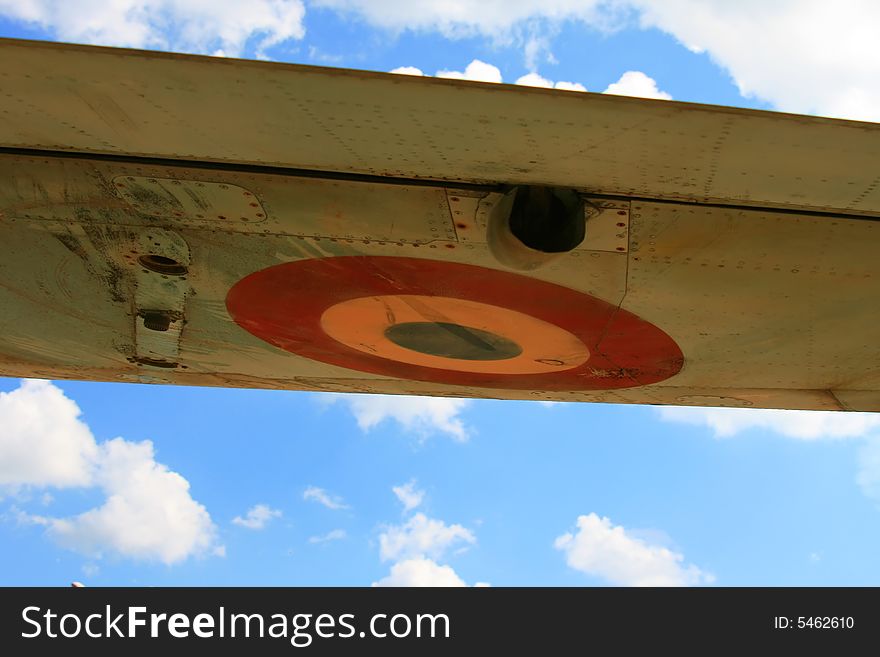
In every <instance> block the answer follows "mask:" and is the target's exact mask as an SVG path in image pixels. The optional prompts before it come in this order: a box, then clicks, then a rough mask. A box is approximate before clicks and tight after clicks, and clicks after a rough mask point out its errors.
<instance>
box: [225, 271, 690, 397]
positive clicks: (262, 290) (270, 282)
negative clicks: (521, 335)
mask: <svg viewBox="0 0 880 657" xmlns="http://www.w3.org/2000/svg"><path fill="white" fill-rule="evenodd" d="M383 295H422V296H435V297H446V298H451V299H464V300H469V301H475V302H479V303H483V304H489V305H493V306H500V307H501V308H507V309H510V310H514V311H517V312H520V313H525V314H527V315H531V316H532V317H535V318H537V319H540V320H542V321H544V322H547V323H550V324H553V325H556V326H558V327H560V328H561V329H564V330H565V331H568V332H569V333H571V334H572V335H574V336H575V337H577V338H578V339H579V340H580V341H581V342H583V344H584V345H585V346H586V347H587V348H588V349H589V358H588V359H587V360H586V361H585V362H583V363H582V364H580V365H579V366H577V367H574V368H571V369H567V370H564V371H560V372H548V373H539V374H535V373H529V374H505V373H486V372H468V371H456V370H448V369H441V368H437V367H425V366H422V365H418V364H413V363H407V362H400V361H396V360H391V359H389V358H384V357H381V356H376V355H374V354H370V353H367V352H365V351H361V350H357V349H353V348H351V347H349V346H348V345H346V344H343V343H341V342H338V341H337V340H335V339H333V338H331V337H330V336H329V335H327V334H326V333H325V332H324V330H323V328H322V326H321V318H322V316H323V314H324V312H325V311H326V310H327V309H328V308H330V307H332V306H335V305H337V304H340V303H342V302H346V301H350V300H353V299H359V298H364V297H380V296H383ZM226 307H227V309H228V310H229V313H230V315H231V316H232V318H233V319H234V320H235V322H236V323H237V324H238V325H239V326H241V327H242V328H244V329H245V330H246V331H248V332H249V333H252V334H253V335H255V336H257V337H258V338H261V339H263V340H265V341H266V342H269V343H270V344H273V345H275V346H277V347H280V348H281V349H284V350H286V351H289V352H291V353H294V354H297V355H299V356H304V357H306V358H310V359H312V360H316V361H320V362H323V363H328V364H331V365H337V366H340V367H345V368H348V369H351V370H358V371H361V372H369V373H371V374H379V375H383V376H388V377H393V378H398V379H409V380H416V381H429V382H434V383H443V384H450V385H461V386H478V387H484V388H502V389H511V390H546V391H563V390H611V389H616V388H631V387H634V386H641V385H647V384H650V383H657V382H659V381H663V380H665V379H668V378H669V377H671V376H673V375H675V374H677V373H678V372H679V370H681V367H682V364H683V360H684V359H683V357H682V353H681V350H680V349H679V348H678V345H677V344H676V343H675V341H674V340H673V339H672V338H670V337H669V336H668V335H667V334H666V333H664V332H663V331H662V330H660V329H659V328H657V327H656V326H654V325H653V324H651V323H650V322H646V321H644V320H642V319H640V318H639V317H638V316H636V315H634V314H633V313H630V312H628V311H626V310H623V309H622V308H618V307H616V306H614V305H612V304H609V303H607V302H606V301H602V300H601V299H597V298H596V297H593V296H591V295H589V294H584V293H583V292H578V291H576V290H572V289H570V288H567V287H563V286H561V285H556V284H554V283H547V282H545V281H540V280H536V279H534V278H529V277H527V276H522V275H519V274H513V273H509V272H504V271H499V270H496V269H488V268H486V267H479V266H476V265H466V264H460V263H452V262H443V261H439V260H425V259H419V258H399V257H393V256H340V257H328V258H315V259H308V260H299V261H296V262H289V263H284V264H280V265H275V266H272V267H268V268H266V269H263V270H260V271H257V272H254V273H253V274H250V275H248V276H246V277H245V278H243V279H242V280H240V281H239V282H238V283H236V284H235V285H234V286H233V287H232V289H231V290H230V291H229V294H228V295H227V296H226Z"/></svg>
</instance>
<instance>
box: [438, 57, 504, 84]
mask: <svg viewBox="0 0 880 657" xmlns="http://www.w3.org/2000/svg"><path fill="white" fill-rule="evenodd" d="M437 77H438V78H449V79H452V80H475V81H477V82H497V83H500V82H501V70H500V69H499V68H498V67H497V66H493V65H492V64H487V63H486V62H481V61H480V60H479V59H475V60H473V61H472V62H471V63H470V64H468V65H467V66H466V67H465V69H464V71H445V70H444V71H437Z"/></svg>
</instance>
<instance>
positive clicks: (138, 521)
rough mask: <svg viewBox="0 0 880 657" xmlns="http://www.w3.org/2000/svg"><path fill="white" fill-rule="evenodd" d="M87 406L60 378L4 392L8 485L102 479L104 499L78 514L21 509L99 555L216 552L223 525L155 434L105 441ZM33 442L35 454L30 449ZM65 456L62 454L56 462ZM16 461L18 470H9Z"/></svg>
mask: <svg viewBox="0 0 880 657" xmlns="http://www.w3.org/2000/svg"><path fill="white" fill-rule="evenodd" d="M79 416H80V410H79V408H78V407H77V405H76V404H75V403H74V402H73V401H72V400H70V399H69V398H67V397H66V396H65V395H64V393H63V392H62V391H61V390H60V389H59V388H58V387H56V386H54V385H53V384H51V383H49V382H46V381H24V382H22V384H21V387H20V388H18V389H17V390H15V391H13V392H11V393H5V394H4V395H2V397H0V426H3V427H4V431H2V432H0V464H2V465H0V472H3V473H5V474H4V475H3V476H4V478H3V480H2V483H4V484H6V485H7V486H15V487H19V486H29V487H38V486H56V487H72V486H80V487H98V488H100V489H101V491H102V492H103V493H104V494H105V496H106V500H105V501H104V503H103V504H102V505H100V506H98V507H96V508H94V509H90V510H88V511H85V512H84V513H81V514H79V515H76V516H72V517H68V518H53V517H44V516H37V515H30V514H26V513H20V514H19V517H20V519H21V520H22V521H25V522H30V523H33V524H39V525H42V526H44V527H46V530H47V533H48V535H49V536H51V537H52V538H53V539H54V540H56V541H57V542H58V543H59V544H61V545H62V546H64V547H67V548H70V549H73V550H76V551H78V552H81V553H83V554H86V555H88V556H92V557H95V558H97V557H101V556H102V555H104V554H107V553H110V554H117V555H120V556H123V557H130V558H134V559H144V560H158V561H161V562H163V563H166V564H172V563H177V562H179V561H182V560H184V559H186V558H187V557H190V556H192V555H199V554H205V553H209V552H214V553H216V552H217V551H218V550H219V549H220V548H219V547H218V546H217V542H216V527H215V526H214V523H213V522H212V520H211V517H210V515H209V514H208V511H207V510H206V509H205V507H204V506H203V505H201V504H200V503H198V502H196V501H195V500H194V499H193V498H192V496H191V494H190V490H189V482H188V481H187V480H186V479H184V478H183V477H182V476H181V475H179V474H178V473H176V472H173V471H171V470H170V469H169V468H168V467H167V466H165V465H163V464H161V463H159V462H157V461H156V459H155V453H154V449H153V444H152V442H150V441H149V440H145V441H142V442H130V441H127V440H124V439H122V438H114V439H113V440H108V441H106V442H104V443H101V444H98V443H97V441H96V440H95V438H94V436H93V435H92V432H91V430H90V429H89V428H88V426H87V425H86V424H85V423H84V422H82V420H80V419H79ZM24 445H27V447H28V448H29V450H30V451H31V452H32V454H31V455H30V456H28V455H26V454H22V449H23V446H24ZM56 461H57V462H56ZM7 467H15V468H17V470H16V471H15V474H13V473H11V472H9V471H7V470H6V468H7Z"/></svg>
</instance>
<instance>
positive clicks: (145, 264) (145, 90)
mask: <svg viewBox="0 0 880 657" xmlns="http://www.w3.org/2000/svg"><path fill="white" fill-rule="evenodd" d="M0 75H2V76H3V80H4V92H5V93H4V94H2V95H0V111H2V116H3V117H4V121H2V122H0V374H2V375H5V376H33V377H46V378H75V379H92V380H103V381H123V382H144V383H173V384H182V385H216V386H233V387H263V388H281V389H301V390H328V391H340V392H386V393H411V394H423V395H453V396H471V397H491V398H503V399H541V400H563V401H594V402H615V403H648V404H682V405H697V406H738V407H748V406H751V407H761V408H803V409H822V410H880V328H878V327H880V321H878V320H880V312H878V310H877V303H876V300H877V299H878V298H880V259H878V258H877V257H876V254H877V246H876V245H877V243H878V231H880V226H878V223H877V221H876V220H877V218H878V217H880V184H878V178H877V175H878V174H877V171H876V163H877V161H878V154H880V129H878V126H876V125H873V124H865V123H855V122H845V121H834V120H829V119H819V118H811V117H800V116H790V115H783V114H772V113H767V112H755V111H747V110H737V109H730V108H717V107H708V106H697V105H690V104H684V103H673V102H665V101H649V100H642V99H632V98H622V97H611V96H603V95H597V94H583V93H575V92H560V91H552V90H542V89H529V88H523V87H512V86H506V85H489V84H479V83H467V82H460V81H449V80H435V79H419V78H412V77H405V76H391V75H385V74H378V73H364V72H357V71H342V70H333V69H323V68H312V67H303V66H292V65H281V64H273V63H265V62H244V61H236V60H224V59H213V58H205V57H193V56H182V55H171V54H163V53H145V52H136V51H126V50H114V49H104V48H91V47H84V46H67V45H59V44H47V43H36V42H18V41H11V40H0ZM548 189H550V190H557V191H552V192H548V191H547V190H548ZM523 190H525V191H523ZM558 190H561V191H558ZM522 194H525V196H522ZM542 194H543V195H544V196H542ZM547 194H549V196H547ZM530 195H531V196H530ZM523 198H526V199H532V200H531V201H528V202H526V201H522V199H523ZM523 203H526V205H523ZM528 203H531V205H528ZM542 204H545V205H546V204H549V205H547V206H546V207H551V208H556V207H557V206H559V207H561V208H562V209H561V210H558V211H557V210H552V211H551V210H547V211H546V213H545V214H541V212H544V210H541V208H545V209H546V207H545V205H542ZM554 204H556V205H554ZM523 207H525V208H527V210H528V211H526V210H523V209H522V208H523ZM536 208H537V210H536ZM572 208H574V209H573V210H572ZM532 211H534V212H537V213H538V215H540V216H541V217H544V216H545V215H546V217H551V218H552V217H557V216H558V217H563V218H564V219H565V221H569V219H571V217H575V219H576V220H575V221H574V223H573V224H572V223H564V224H559V226H557V227H556V228H553V229H552V230H551V229H547V228H546V226H547V225H549V224H547V225H545V224H540V225H539V226H538V228H539V229H540V230H538V233H537V237H534V236H532V237H529V238H528V239H529V240H532V239H533V237H534V239H536V240H538V241H537V242H531V241H530V242H529V244H538V243H539V242H540V243H541V245H542V246H540V248H539V247H537V246H534V248H533V247H532V246H529V247H528V248H521V247H522V244H519V242H517V241H516V240H519V239H522V240H525V239H526V238H525V237H523V235H526V234H529V235H531V233H529V231H530V230H531V229H533V228H535V226H532V225H530V224H528V223H526V224H524V225H525V228H522V227H519V228H517V226H520V224H518V223H517V222H520V221H526V222H528V221H529V217H530V216H532V215H530V214H529V213H530V212H532ZM524 213H525V214H524ZM554 213H555V214H554ZM538 215H536V216H538ZM524 217H525V218H524ZM554 221H555V219H554ZM572 226H574V227H575V228H580V229H581V233H580V234H577V235H575V237H574V238H572V239H570V240H569V241H565V240H563V241H565V245H564V247H560V246H559V243H557V240H558V239H562V238H561V237H560V236H561V235H563V233H565V232H566V231H569V230H570V229H572ZM523 231H525V232H523ZM565 239H566V240H568V238H567V237H566V238H565ZM511 240H513V241H511ZM541 240H549V242H547V243H546V244H545V243H544V242H541Z"/></svg>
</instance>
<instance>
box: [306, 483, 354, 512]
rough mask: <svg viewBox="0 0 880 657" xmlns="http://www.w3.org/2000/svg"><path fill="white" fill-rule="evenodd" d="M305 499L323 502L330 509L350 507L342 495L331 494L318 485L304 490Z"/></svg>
mask: <svg viewBox="0 0 880 657" xmlns="http://www.w3.org/2000/svg"><path fill="white" fill-rule="evenodd" d="M303 499H304V500H310V501H312V502H317V503H318V504H322V505H324V506H326V507H327V508H328V509H333V510H334V511H339V510H341V509H347V508H349V507H348V505H347V504H346V503H345V502H344V501H343V499H342V498H341V497H339V496H338V495H330V494H329V493H328V492H327V491H326V490H324V489H323V488H318V487H317V486H309V487H308V488H306V489H305V491H304V492H303Z"/></svg>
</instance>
